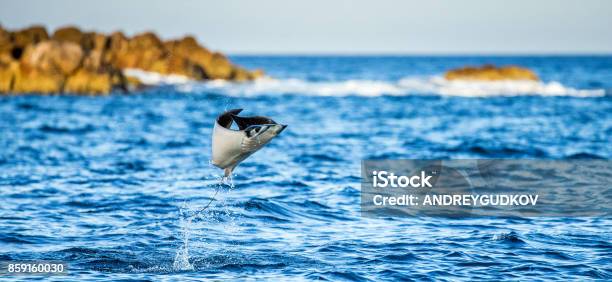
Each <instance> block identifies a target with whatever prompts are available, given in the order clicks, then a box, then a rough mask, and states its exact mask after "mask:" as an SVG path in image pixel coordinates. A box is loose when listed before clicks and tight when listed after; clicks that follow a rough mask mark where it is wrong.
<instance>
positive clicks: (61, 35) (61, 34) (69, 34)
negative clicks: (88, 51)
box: [51, 26, 83, 45]
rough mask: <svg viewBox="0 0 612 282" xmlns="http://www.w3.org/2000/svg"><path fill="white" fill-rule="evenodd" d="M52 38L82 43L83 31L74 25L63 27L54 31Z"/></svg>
mask: <svg viewBox="0 0 612 282" xmlns="http://www.w3.org/2000/svg"><path fill="white" fill-rule="evenodd" d="M51 39H53V40H55V41H60V42H72V43H76V44H79V45H81V41H82V39H83V33H82V32H81V30H79V29H78V28H76V27H74V26H66V27H61V28H58V29H57V30H55V32H53V35H52V36H51Z"/></svg>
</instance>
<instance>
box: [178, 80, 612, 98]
mask: <svg viewBox="0 0 612 282" xmlns="http://www.w3.org/2000/svg"><path fill="white" fill-rule="evenodd" d="M176 89H177V90H178V91H180V92H186V93H191V92H218V93H221V94H225V95H230V96H237V97H245V96H247V97H249V96H265V95H278V94H281V95H282V94H298V95H313V96H369V97H376V96H408V95H442V96H461V97H491V96H523V95H538V96H573V97H601V96H605V95H606V92H605V90H604V89H576V88H572V87H568V86H564V85H563V84H561V83H559V82H556V81H551V82H540V81H491V82H488V81H486V82H485V81H482V82H476V81H461V80H453V81H450V80H446V79H444V78H443V77H440V76H432V77H405V78H402V79H400V80H398V81H383V80H359V79H354V80H343V81H307V80H302V79H295V78H289V79H274V78H269V77H265V78H261V79H257V80H255V81H252V82H240V83H237V82H229V81H222V80H214V81H209V82H203V83H202V82H193V81H191V82H187V83H182V84H177V86H176Z"/></svg>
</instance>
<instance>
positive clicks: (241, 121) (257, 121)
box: [232, 114, 276, 130]
mask: <svg viewBox="0 0 612 282" xmlns="http://www.w3.org/2000/svg"><path fill="white" fill-rule="evenodd" d="M232 119H233V120H234V121H235V122H236V124H237V125H238V129H240V130H244V129H246V128H247V127H249V126H251V125H261V124H276V122H275V121H273V120H272V119H269V118H267V117H261V116H255V117H239V116H237V115H235V114H234V115H232Z"/></svg>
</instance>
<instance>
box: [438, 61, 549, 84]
mask: <svg viewBox="0 0 612 282" xmlns="http://www.w3.org/2000/svg"><path fill="white" fill-rule="evenodd" d="M444 77H445V78H446V79H448V80H479V81H497V80H533V81H537V80H539V79H538V76H537V75H536V74H535V73H534V72H533V71H531V70H529V69H526V68H523V67H519V66H504V67H495V66H493V65H484V66H482V67H464V68H459V69H453V70H450V71H448V72H446V74H445V75H444Z"/></svg>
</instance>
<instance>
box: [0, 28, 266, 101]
mask: <svg viewBox="0 0 612 282" xmlns="http://www.w3.org/2000/svg"><path fill="white" fill-rule="evenodd" d="M129 69H140V70H143V71H148V72H155V73H159V74H164V75H181V76H185V77H187V78H190V79H193V80H209V79H224V80H233V81H247V80H252V79H255V78H257V77H259V76H261V75H263V73H262V72H261V71H253V72H251V71H248V70H246V69H243V68H241V67H239V66H236V65H233V64H232V63H231V62H230V61H229V60H228V59H227V57H225V56H224V55H223V54H221V53H217V52H212V51H210V50H208V49H206V48H204V47H203V46H202V45H200V44H199V43H198V42H197V41H196V40H195V39H194V38H193V37H191V36H186V37H184V38H182V39H177V40H168V41H162V40H160V39H159V37H158V36H157V35H155V34H154V33H152V32H145V33H141V34H137V35H135V36H133V37H127V36H125V35H124V34H123V33H121V32H114V33H112V34H103V33H98V32H85V31H81V30H80V29H78V28H76V27H72V26H69V27H63V28H59V29H57V30H55V31H54V32H53V34H51V35H49V33H47V30H46V29H45V27H43V26H32V27H29V28H25V29H21V30H16V31H9V30H5V29H3V28H2V27H1V26H0V93H5V94H7V93H8V94H18V93H40V94H53V93H77V94H107V93H110V92H112V91H124V92H128V91H131V90H134V89H137V88H139V87H140V86H141V83H140V81H138V79H137V78H134V77H128V76H126V75H125V72H124V70H129Z"/></svg>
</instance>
